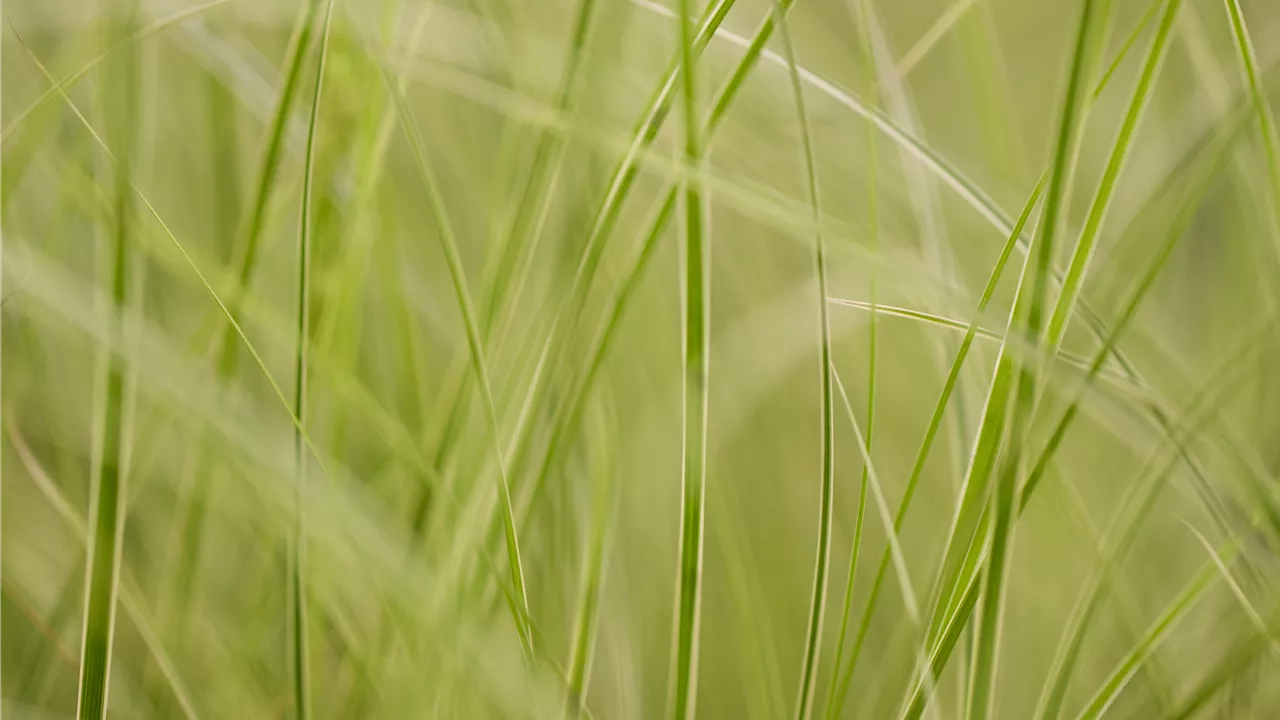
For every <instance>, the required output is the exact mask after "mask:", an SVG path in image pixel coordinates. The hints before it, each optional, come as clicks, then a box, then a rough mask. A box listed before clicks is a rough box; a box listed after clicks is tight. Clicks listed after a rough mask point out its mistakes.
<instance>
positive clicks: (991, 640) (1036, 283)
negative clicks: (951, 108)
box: [944, 0, 1106, 720]
mask: <svg viewBox="0 0 1280 720" xmlns="http://www.w3.org/2000/svg"><path fill="white" fill-rule="evenodd" d="M1094 9H1095V8H1094V4H1093V0H1083V2H1082V4H1081V10H1080V25H1079V31H1078V34H1077V36H1076V42H1075V51H1074V54H1073V58H1072V60H1071V74H1070V77H1069V79H1068V80H1067V89H1066V97H1065V98H1064V99H1063V101H1062V118H1061V120H1060V122H1059V126H1058V140H1057V150H1056V152H1055V157H1054V161H1053V167H1052V170H1050V174H1049V186H1048V190H1047V193H1048V194H1047V195H1046V197H1045V205H1044V214H1043V216H1042V217H1041V219H1040V238H1039V242H1038V243H1037V244H1036V246H1035V248H1034V251H1035V267H1034V270H1033V273H1032V275H1031V278H1030V279H1031V282H1032V285H1031V294H1030V296H1029V297H1028V298H1025V301H1026V302H1027V305H1026V313H1027V314H1026V321H1025V322H1026V325H1025V332H1026V336H1027V337H1026V341H1027V342H1028V343H1029V344H1031V345H1032V346H1034V345H1036V343H1038V342H1040V334H1041V330H1042V328H1041V324H1042V323H1043V321H1044V319H1043V312H1044V305H1045V303H1046V302H1047V300H1048V293H1049V285H1050V282H1051V276H1052V274H1053V265H1054V258H1055V253H1056V248H1055V241H1056V240H1057V234H1058V230H1059V225H1060V223H1062V220H1060V219H1059V214H1060V213H1062V212H1063V207H1064V206H1065V205H1066V203H1067V194H1068V192H1069V185H1070V179H1069V178H1070V176H1071V173H1072V166H1073V164H1074V163H1073V158H1074V155H1075V152H1076V150H1075V147H1076V143H1077V138H1078V136H1079V135H1080V134H1082V132H1081V131H1080V130H1079V129H1078V127H1077V124H1078V120H1077V118H1078V116H1079V115H1080V112H1079V107H1078V106H1079V105H1080V104H1082V103H1081V97H1080V96H1081V95H1083V94H1084V92H1085V83H1086V82H1087V77H1086V72H1087V66H1088V64H1089V63H1088V55H1089V44H1090V42H1091V40H1090V35H1091V33H1092V32H1094V30H1093V28H1092V25H1093V23H1094V19H1093V13H1094ZM1105 21H1106V15H1105V11H1104V15H1103V23H1104V25H1105ZM1030 262H1031V258H1030V256H1028V265H1030ZM1026 271H1027V268H1025V267H1024V270H1023V272H1024V278H1025V274H1026ZM1023 288H1024V285H1023V284H1022V283H1019V287H1018V296H1017V298H1016V299H1015V300H1014V311H1013V314H1014V317H1015V320H1013V321H1011V323H1010V330H1013V329H1014V328H1015V327H1016V324H1015V323H1016V322H1017V320H1016V317H1017V316H1018V315H1019V313H1020V310H1021V309H1022V307H1023V305H1022V303H1023V301H1024V297H1023V294H1022V291H1023ZM1006 357H1007V356H1006ZM1019 365H1020V370H1019V376H1018V378H1017V380H1016V381H1015V382H1014V386H1015V387H1016V392H1015V393H1014V405H1013V424H1012V426H1011V429H1010V430H1009V433H1010V434H1009V441H1008V448H1007V450H1006V453H1007V455H1006V458H1005V463H1006V464H1007V466H1008V468H1009V471H1006V472H1005V473H1003V475H1002V477H1000V478H999V480H998V482H997V484H996V488H995V492H994V494H993V495H992V498H991V505H990V507H991V513H992V522H991V541H990V542H991V551H990V555H989V557H988V561H987V564H986V568H985V573H986V577H985V587H984V588H983V592H982V598H981V600H980V602H981V609H980V610H979V614H978V628H977V635H976V645H975V648H974V656H973V668H972V675H971V677H970V685H969V699H968V700H969V701H968V711H967V715H966V717H968V718H970V719H971V720H982V719H985V718H988V717H991V716H992V715H993V714H994V712H995V702H996V692H997V690H996V688H997V682H998V671H999V651H1000V640H1001V633H1002V630H1003V624H1004V614H1005V613H1004V604H1005V596H1006V592H1007V590H1006V588H1007V577H1006V574H1005V569H1006V566H1007V565H1008V563H1009V561H1010V558H1011V557H1012V555H1013V539H1014V535H1015V519H1016V517H1015V514H1016V513H1017V507H1016V506H1017V503H1018V497H1019V495H1020V488H1019V486H1018V482H1019V475H1021V472H1020V467H1021V464H1022V458H1021V454H1022V445H1023V443H1024V441H1025V438H1026V436H1027V435H1028V434H1029V432H1028V430H1027V429H1026V428H1028V427H1029V425H1030V422H1031V417H1032V413H1033V412H1034V406H1035V396H1036V391H1037V387H1036V383H1037V380H1036V375H1037V373H1038V372H1039V368H1038V367H1037V365H1038V362H1037V360H1036V359H1035V358H1034V357H1032V358H1028V359H1025V360H1023V361H1021V362H1020V363H1019ZM1000 367H1001V368H1002V369H1003V368H1004V367H1011V366H1009V365H1005V364H1003V363H1002V364H1001V365H1000ZM996 372H997V375H998V374H999V372H1000V371H999V370H997V371H996ZM998 382H999V380H998V378H997V380H995V381H993V383H992V387H993V389H994V388H995V386H996V384H997V383H998ZM990 407H991V406H990V405H988V408H990ZM998 417H999V420H998V421H997V422H998V423H999V422H1000V420H1003V416H1002V415H1001V416H998ZM992 429H993V433H992V437H994V438H996V440H995V443H994V444H995V445H996V446H997V447H998V445H999V442H1000V440H999V436H1000V435H1003V434H1004V433H1005V429H1004V428H1003V427H1001V426H1000V424H997V425H995V426H994V427H993V428H992ZM986 430H987V418H986V417H984V418H983V420H982V426H981V430H980V431H979V433H980V436H981V435H982V434H985V433H986ZM979 443H981V439H979ZM987 471H988V470H986V469H984V473H985V472H987ZM967 484H968V481H966V485H967ZM975 537H976V536H975ZM944 557H945V555H944Z"/></svg>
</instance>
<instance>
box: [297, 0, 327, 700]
mask: <svg viewBox="0 0 1280 720" xmlns="http://www.w3.org/2000/svg"><path fill="white" fill-rule="evenodd" d="M332 22H333V0H326V2H325V7H324V20H323V29H322V30H321V33H320V56H319V58H318V59H317V60H316V82H315V89H314V90H313V92H312V94H311V119H310V120H309V121H308V123H307V146H306V147H307V149H306V155H305V157H304V160H303V169H302V173H303V174H302V210H301V213H300V215H301V216H300V218H299V221H298V274H297V286H296V289H297V300H296V308H297V316H296V317H297V324H296V328H297V335H296V344H295V352H294V366H293V373H294V375H293V378H294V379H293V408H294V414H295V415H296V416H297V418H298V423H297V425H295V426H294V429H293V458H294V466H295V471H296V473H297V475H296V477H295V478H294V482H295V483H296V486H297V490H296V491H297V499H296V507H295V509H294V512H295V516H294V523H295V525H294V528H293V536H292V550H293V552H292V554H291V557H290V575H289V580H290V596H291V598H292V606H291V608H290V617H289V619H290V624H291V630H292V653H293V654H292V658H291V659H292V661H293V664H292V675H293V706H294V712H295V714H296V716H297V718H298V719H299V720H308V718H310V717H311V696H310V692H311V671H310V654H309V652H308V650H307V635H308V625H307V581H306V562H307V525H306V522H307V515H306V507H305V504H306V482H307V481H306V478H307V448H306V441H305V439H304V438H305V437H306V432H307V368H308V366H309V363H308V353H309V347H310V340H311V332H310V329H311V321H310V317H311V246H312V243H313V242H314V241H313V238H312V236H313V234H314V232H315V231H314V229H313V221H312V217H311V215H312V211H311V203H312V194H313V193H314V190H315V188H314V181H315V150H316V128H317V126H318V124H319V121H320V100H321V97H322V94H323V91H324V71H325V65H326V61H327V60H328V58H329V38H330V30H331V24H332Z"/></svg>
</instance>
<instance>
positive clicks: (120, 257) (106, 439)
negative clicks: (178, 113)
mask: <svg viewBox="0 0 1280 720" xmlns="http://www.w3.org/2000/svg"><path fill="white" fill-rule="evenodd" d="M135 12H136V9H134V8H125V9H123V11H122V14H121V16H119V17H116V18H113V22H110V23H108V24H107V32H108V33H109V35H108V37H112V36H127V35H128V31H129V27H130V25H131V23H132V22H133V15H134V13H135ZM138 74H139V60H138V56H137V53H135V52H133V50H132V48H129V49H127V50H126V51H125V52H123V53H121V54H120V55H119V56H118V57H116V58H115V62H113V63H111V64H110V66H109V67H108V69H107V76H106V81H105V82H104V83H103V88H102V93H103V96H102V107H103V109H104V115H105V116H106V125H105V126H106V128H107V134H108V137H110V138H111V139H112V141H113V142H114V143H115V144H116V149H115V151H114V161H113V162H105V163H103V167H104V169H105V171H106V172H109V173H110V176H111V181H110V188H111V192H112V194H113V206H112V214H111V216H110V217H109V219H108V221H107V225H108V227H110V232H111V234H110V236H109V237H108V238H106V240H107V242H108V245H107V247H108V248H110V254H109V255H108V256H107V257H108V258H109V260H107V261H106V262H105V263H104V265H105V267H106V268H107V273H105V274H106V276H107V277H109V278H110V285H109V287H110V291H109V294H108V297H109V298H110V302H111V307H110V308H109V310H108V314H109V315H108V316H109V318H110V319H109V321H108V322H109V323H110V337H111V338H112V342H113V343H116V344H121V345H123V344H124V343H126V342H127V338H126V334H127V327H126V314H127V313H128V312H129V310H130V303H131V302H132V301H133V298H132V297H131V294H130V287H129V279H130V275H131V273H132V271H133V268H132V263H133V259H132V253H131V245H132V244H133V243H134V237H133V236H134V233H135V230H134V217H133V202H132V200H133V192H132V182H133V181H132V173H133V161H134V153H135V152H136V147H137V143H138V137H137V129H138V114H139V103H140V101H139V97H138V95H139V88H138ZM139 307H140V306H139ZM104 352H109V351H104ZM127 374H128V369H127V368H126V367H125V363H124V361H123V359H121V358H119V357H116V356H115V355H113V354H108V355H107V359H106V375H105V377H104V378H103V380H102V381H103V382H104V385H105V389H104V391H103V399H102V400H101V403H102V405H101V415H100V416H99V417H98V419H97V420H96V423H95V424H96V426H97V427H96V432H97V434H98V438H99V439H98V447H99V451H98V452H99V453H100V456H99V457H98V458H97V461H96V463H95V465H96V468H95V475H96V477H95V478H94V481H93V483H92V499H91V501H90V512H89V515H90V517H91V518H92V520H91V524H90V531H89V547H88V558H89V559H88V563H87V565H86V568H85V571H86V575H85V604H84V629H83V633H82V636H81V637H82V639H81V654H80V687H79V699H78V701H77V706H78V711H77V717H78V718H80V720H102V718H105V717H106V714H107V691H108V688H109V685H110V676H111V655H112V640H113V635H114V632H115V622H116V603H117V599H118V594H119V590H120V563H121V550H122V548H121V546H122V544H123V542H124V522H125V516H126V515H127V513H128V492H127V490H126V482H127V479H128V463H129V441H130V437H129V435H130V433H129V429H128V427H127V426H128V424H129V423H130V422H131V419H130V418H129V417H128V413H129V406H130V403H128V402H127V401H126V397H125V395H126V393H127V392H128V390H127V388H126V376H127Z"/></svg>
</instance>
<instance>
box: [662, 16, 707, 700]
mask: <svg viewBox="0 0 1280 720" xmlns="http://www.w3.org/2000/svg"><path fill="white" fill-rule="evenodd" d="M679 8H680V23H679V25H680V97H681V105H682V110H683V112H682V117H681V120H682V122H681V137H682V140H683V145H684V147H683V152H682V158H683V160H684V162H685V164H686V165H687V166H689V167H691V168H694V174H693V175H691V176H686V177H685V178H684V180H683V183H682V188H681V191H682V192H681V202H680V203H679V206H678V211H679V215H680V239H681V245H682V246H683V247H682V248H681V249H682V250H683V252H682V253H681V257H682V258H683V263H682V266H681V275H682V276H683V277H682V287H683V293H682V297H681V305H683V322H682V325H683V327H682V331H683V341H682V349H683V352H684V375H683V377H684V382H683V385H682V389H683V395H684V401H683V405H684V415H683V417H684V421H683V424H682V437H683V446H684V447H683V455H684V457H683V459H682V471H681V476H680V485H681V502H680V543H679V547H680V559H679V561H678V568H679V569H678V571H677V575H676V613H675V622H674V626H675V647H674V649H673V659H672V673H673V676H672V686H671V717H672V718H675V719H676V720H692V718H694V717H696V715H697V704H698V682H697V679H698V644H699V639H700V638H699V636H700V623H701V614H702V543H703V538H702V535H703V528H704V526H705V512H704V510H703V503H704V501H705V498H706V474H707V414H708V405H709V403H710V398H711V395H710V388H709V386H708V382H709V380H710V371H711V333H710V329H709V328H708V324H709V323H710V319H711V312H710V310H711V305H710V294H711V293H710V291H711V288H710V281H711V244H710V240H711V238H710V233H709V230H710V228H709V224H708V222H707V220H708V218H707V217H706V215H707V211H708V209H709V208H708V206H706V205H704V204H703V197H702V193H703V188H702V187H701V184H702V183H701V178H700V177H698V175H697V173H698V171H699V170H700V169H701V166H702V162H703V157H702V152H703V138H702V124H701V123H700V122H699V121H698V114H699V112H700V106H699V100H698V85H699V82H698V76H697V65H696V64H695V63H696V58H695V55H694V50H693V37H692V36H693V30H692V27H691V25H690V21H691V20H692V19H693V13H692V4H691V0H680V3H679Z"/></svg>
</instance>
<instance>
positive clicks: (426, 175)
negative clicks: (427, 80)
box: [383, 64, 533, 662]
mask: <svg viewBox="0 0 1280 720" xmlns="http://www.w3.org/2000/svg"><path fill="white" fill-rule="evenodd" d="M383 75H384V79H385V84H386V86H387V90H388V92H390V93H391V96H392V98H393V99H394V101H395V105H396V114H397V117H398V118H399V120H400V128H401V131H402V132H403V133H404V135H405V137H406V139H407V140H408V141H409V149H410V152H411V155H412V159H413V162H414V165H415V166H416V168H417V171H418V174H419V176H420V178H421V180H422V184H423V187H424V189H425V190H426V193H427V199H428V201H429V203H430V205H431V214H432V216H433V218H434V220H435V224H436V234H437V235H438V236H439V240H440V245H441V249H442V250H443V251H444V255H445V262H446V264H447V265H448V269H449V277H450V280H451V282H452V284H453V292H454V299H455V301H456V302H457V305H458V310H459V312H460V314H461V315H462V323H463V328H464V330H465V332H466V336H467V345H468V347H469V348H470V352H471V369H472V372H473V373H474V374H475V376H476V383H477V384H478V385H479V388H480V398H481V404H482V405H483V407H484V413H485V420H486V421H487V424H488V431H489V436H490V437H489V443H490V445H491V446H492V449H493V453H494V460H495V462H496V464H497V469H498V472H497V476H498V477H497V480H498V499H499V504H500V506H499V507H500V514H501V516H502V522H503V526H504V529H505V534H506V550H507V565H508V571H509V573H510V580H511V585H512V590H513V591H514V597H513V598H512V600H513V602H512V604H511V612H512V616H513V619H514V620H515V625H516V632H517V634H518V635H519V636H520V644H521V648H522V649H523V651H524V654H525V658H526V661H528V662H533V638H532V631H531V628H530V619H529V599H528V594H527V593H526V591H525V576H524V566H523V563H522V562H521V559H520V543H519V540H518V539H517V537H516V525H515V519H514V517H513V515H512V508H511V490H510V487H509V485H508V483H507V472H506V461H505V460H504V458H503V456H502V446H501V438H500V435H499V433H500V429H499V426H498V415H497V410H496V409H495V408H494V404H493V391H492V389H491V388H490V384H489V371H488V369H487V368H486V364H485V359H484V343H483V341H482V339H481V337H480V328H479V323H478V321H477V320H476V312H475V308H474V306H473V304H472V300H471V291H470V290H468V288H467V278H466V271H465V269H464V268H463V265H462V256H461V255H460V254H459V252H458V241H457V237H456V236H455V234H454V230H453V225H452V223H451V221H450V220H449V215H448V209H447V207H446V205H445V202H444V197H443V196H442V195H441V193H440V186H439V184H438V183H437V181H436V178H435V173H434V171H433V170H432V169H431V164H430V161H429V158H428V155H427V146H426V142H425V140H424V139H423V137H422V133H421V131H420V130H419V129H418V125H417V121H416V120H415V119H414V116H413V112H412V110H410V108H409V105H408V101H407V100H406V99H405V97H404V93H403V92H401V90H400V86H399V84H398V83H397V82H396V78H394V77H393V76H392V74H391V70H390V68H389V66H387V65H385V64H384V65H383Z"/></svg>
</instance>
